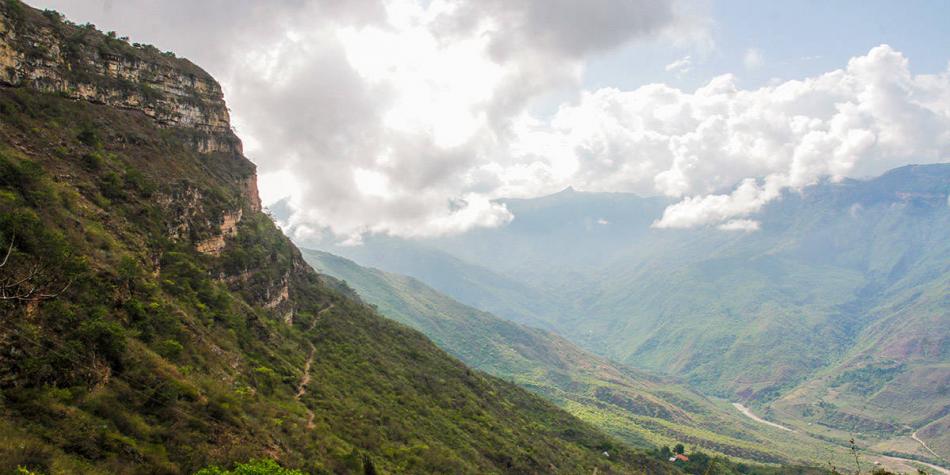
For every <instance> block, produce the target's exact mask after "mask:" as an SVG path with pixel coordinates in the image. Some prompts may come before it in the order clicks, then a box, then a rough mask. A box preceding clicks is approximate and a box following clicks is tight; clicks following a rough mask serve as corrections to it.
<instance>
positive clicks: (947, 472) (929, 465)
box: [884, 455, 950, 475]
mask: <svg viewBox="0 0 950 475" xmlns="http://www.w3.org/2000/svg"><path fill="white" fill-rule="evenodd" d="M884 458H886V459H888V460H893V461H895V462H903V463H905V464H910V466H912V467H913V466H914V464H917V465H923V466H924V467H927V468H930V469H933V470H936V471H937V473H942V474H943V475H950V470H947V469H945V468H943V467H938V466H936V465H934V464H932V463H927V462H921V461H920V460H913V459H905V458H900V457H891V456H889V455H888V456H885V457H884Z"/></svg>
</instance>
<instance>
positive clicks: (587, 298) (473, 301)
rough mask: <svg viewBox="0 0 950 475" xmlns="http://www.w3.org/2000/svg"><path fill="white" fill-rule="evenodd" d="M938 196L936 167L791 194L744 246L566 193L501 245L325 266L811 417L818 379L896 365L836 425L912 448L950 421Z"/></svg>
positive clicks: (389, 251)
mask: <svg viewBox="0 0 950 475" xmlns="http://www.w3.org/2000/svg"><path fill="white" fill-rule="evenodd" d="M948 192H950V165H947V164H938V165H927V166H907V167H902V168H899V169H895V170H892V171H890V172H888V173H885V174H884V175H882V176H880V177H877V178H874V179H869V180H850V179H846V180H843V181H840V182H833V181H830V180H826V181H822V182H821V183H819V184H817V185H814V186H810V187H807V188H805V189H804V190H802V191H801V192H792V191H790V192H787V193H785V195H784V196H783V197H782V198H781V199H780V200H776V201H774V202H773V203H770V204H769V205H768V206H766V207H765V208H764V209H763V210H762V211H761V212H760V213H758V214H757V215H755V216H752V217H751V218H752V219H756V220H759V221H760V222H761V229H760V230H759V231H757V232H751V233H745V232H727V231H720V230H717V229H697V230H660V229H654V228H651V227H650V224H651V223H652V222H653V221H654V220H656V219H657V218H658V217H659V216H660V215H661V214H662V210H663V208H664V206H665V205H666V204H667V203H668V202H667V201H666V200H664V199H658V198H643V197H638V196H636V195H631V194H616V193H584V192H577V191H573V190H565V191H563V192H561V193H557V194H555V195H551V196H547V197H542V198H538V199H531V200H507V201H505V203H506V204H507V206H508V207H509V209H510V210H511V211H512V213H513V214H514V216H515V218H514V220H513V221H512V222H511V223H510V224H509V225H507V226H503V227H500V228H496V229H481V230H474V231H470V232H468V233H464V234H462V235H458V236H452V237H445V238H438V239H428V240H413V241H408V240H400V239H395V238H388V237H387V238H373V239H370V240H368V241H367V242H366V244H365V245H364V246H362V247H357V248H333V251H335V252H338V253H340V254H342V255H344V256H347V257H351V258H353V259H354V260H356V261H357V262H360V263H361V264H364V265H369V266H373V267H378V268H381V269H384V270H388V271H394V272H399V273H404V274H407V275H410V276H412V277H415V278H418V279H420V280H421V281H423V282H425V283H427V284H429V285H431V286H433V287H435V288H437V289H438V290H439V291H441V292H444V293H446V294H448V295H450V296H452V297H453V298H456V299H458V300H460V301H461V302H463V303H466V304H469V305H472V306H474V307H476V308H479V309H482V310H488V311H491V312H493V313H495V314H497V315H500V316H503V317H505V318H509V319H512V320H516V321H520V322H534V323H535V324H537V322H538V321H543V322H544V323H545V324H546V325H547V326H546V328H549V329H553V330H555V331H557V332H558V333H560V334H561V335H563V336H565V337H567V338H568V339H570V340H572V341H574V342H575V343H578V344H580V345H582V346H584V347H586V348H587V349H588V350H591V351H593V352H596V353H598V354H601V355H605V356H608V357H610V358H612V359H614V360H617V361H620V362H622V363H625V364H628V365H631V366H634V367H640V368H644V369H649V370H653V371H659V372H665V373H669V374H672V375H676V376H678V377H682V378H685V379H686V380H688V381H689V382H690V383H692V384H693V386H694V387H695V388H697V389H699V390H701V391H703V392H706V393H710V394H718V395H722V396H726V397H730V398H741V399H750V400H752V401H757V402H759V403H766V402H769V401H773V400H776V399H778V398H785V399H782V404H785V402H786V401H787V397H789V395H790V394H792V393H793V392H796V394H798V393H800V392H802V391H804V392H808V393H809V394H812V393H813V396H810V397H809V398H806V399H808V400H809V401H811V402H810V403H809V404H811V405H817V404H818V401H819V400H820V396H817V395H814V394H819V393H820V391H819V390H818V389H816V388H817V387H818V386H821V387H822V388H826V389H827V388H828V387H830V386H828V384H830V382H829V383H827V384H824V385H818V386H815V384H817V383H814V381H816V380H819V379H820V380H822V381H825V380H827V381H832V380H834V379H835V378H837V377H838V376H836V375H840V374H844V373H846V372H847V371H852V370H856V369H860V368H864V367H866V366H867V367H870V368H872V369H873V368H877V367H878V366H881V367H888V368H889V366H887V365H889V364H891V363H890V362H891V361H893V362H896V364H897V365H900V364H904V365H905V366H903V367H901V369H900V370H899V371H900V373H899V375H898V376H895V377H894V378H892V379H890V380H888V381H889V382H886V383H884V385H883V386H881V387H880V388H879V391H883V393H881V394H882V395H881V396H880V397H878V398H877V399H873V398H872V399H870V400H871V401H877V402H875V403H872V404H871V405H869V406H867V408H866V409H860V408H858V406H857V404H858V402H861V404H864V403H863V401H865V400H868V398H869V397H871V395H863V396H861V397H860V398H854V399H851V400H849V399H847V398H844V399H842V401H840V406H836V407H835V409H834V411H835V413H834V415H830V416H829V417H830V418H831V424H833V425H836V426H837V427H839V428H859V427H865V428H875V430H876V431H877V432H878V433H880V434H894V433H907V434H908V435H909V434H910V432H911V431H910V429H916V428H923V427H925V426H927V424H930V423H933V422H934V421H935V420H937V419H939V418H940V417H943V416H945V415H946V414H947V412H948V409H947V407H948V406H950V396H948V391H947V390H946V389H941V388H946V387H948V386H950V372H948V371H947V369H946V368H947V365H948V356H947V352H946V350H944V348H946V347H947V346H948V340H947V335H948V334H950V329H948V325H950V324H948V321H950V316H948V315H950V303H948V300H947V286H946V281H945V278H944V276H946V275H948V274H950V272H948V271H950V239H948V238H950V206H948ZM407 249H408V250H410V251H409V252H407ZM449 283H451V284H449ZM476 292H477V297H476V296H473V293H476ZM868 371H871V370H868ZM852 374H854V373H852ZM858 374H860V373H858ZM843 378H845V379H846V378H847V376H844V377H843ZM898 386H899V387H900V388H902V389H901V390H900V391H898V390H897V389H895V388H897V387H898ZM795 388H799V389H797V390H796V389H795ZM838 388H839V389H836V391H838V392H839V393H840V392H841V391H845V392H847V389H848V388H847V387H845V386H844V385H840V384H839V386H838ZM840 388H843V389H840ZM929 388H937V389H936V390H931V389H929ZM806 389H807V391H806ZM793 390H795V391H793ZM816 391H817V392H816ZM895 391H896V392H895ZM875 394H877V393H875ZM799 395H800V394H799ZM799 402H800V401H799ZM796 404H797V403H796ZM900 408H905V409H906V408H914V410H913V411H907V410H903V411H902V410H900ZM796 411H797V412H796ZM796 411H788V412H787V414H789V415H794V414H797V416H796V417H798V416H801V414H804V413H816V414H817V413H818V412H817V411H816V410H814V408H810V409H809V408H807V407H798V409H797V410H796ZM829 414H830V413H829ZM865 419H867V420H865ZM909 428H910V429H909Z"/></svg>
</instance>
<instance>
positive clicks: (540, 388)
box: [303, 249, 851, 466]
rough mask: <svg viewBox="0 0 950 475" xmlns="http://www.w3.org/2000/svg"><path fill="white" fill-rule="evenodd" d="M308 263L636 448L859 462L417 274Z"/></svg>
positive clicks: (309, 255) (308, 254) (312, 257)
mask: <svg viewBox="0 0 950 475" xmlns="http://www.w3.org/2000/svg"><path fill="white" fill-rule="evenodd" d="M303 256H304V259H305V260H307V262H309V263H310V264H311V265H313V267H314V268H315V269H317V270H318V271H320V272H321V273H326V274H328V275H331V276H334V277H337V278H339V279H343V280H344V281H345V282H346V283H347V284H348V285H349V286H352V287H353V288H354V289H355V290H356V291H357V293H359V294H360V296H362V297H363V298H364V299H365V300H366V301H367V302H368V303H371V304H373V305H374V306H376V307H377V309H378V310H379V311H380V313H381V314H383V315H385V316H388V317H390V318H393V319H395V320H397V321H399V322H402V323H405V324H407V325H410V326H412V327H413V328H417V329H419V330H420V331H422V332H423V333H425V334H426V335H427V336H429V337H430V338H432V340H433V341H434V342H435V343H436V344H438V345H439V346H440V347H442V348H444V349H445V350H447V351H448V352H449V353H451V354H453V355H454V356H457V357H458V358H460V359H461V360H462V361H463V362H465V363H467V364H469V365H472V366H473V367H475V368H478V369H482V370H484V371H486V372H488V373H490V374H493V375H495V376H499V377H502V378H504V379H508V380H511V381H513V382H515V383H517V384H519V385H521V386H523V387H525V388H528V389H530V390H532V391H534V392H536V393H538V394H541V395H543V396H544V397H546V398H548V399H549V400H552V401H554V402H556V403H557V404H558V405H559V406H561V407H563V408H565V409H566V410H568V411H569V412H571V413H572V414H574V415H576V416H578V417H579V418H581V419H584V420H586V421H589V422H590V423H591V424H592V425H595V426H597V427H600V428H602V429H603V430H605V431H607V432H609V433H611V434H613V435H616V436H617V437H618V438H620V439H621V440H624V441H627V442H629V443H631V444H635V445H637V444H652V445H673V444H676V443H677V442H688V443H689V444H691V445H693V446H697V447H702V448H703V450H706V451H711V452H716V453H721V454H725V455H729V456H730V457H733V458H740V459H742V458H744V459H748V460H755V461H759V462H779V461H786V462H787V461H789V460H799V461H811V462H815V463H820V464H825V463H827V462H832V463H835V464H836V465H838V466H843V465H846V464H847V462H848V460H849V459H850V457H851V456H850V454H849V453H847V452H846V451H845V450H843V449H842V448H840V447H835V446H834V445H832V444H828V443H826V442H823V441H819V440H816V439H812V438H809V437H807V436H804V435H801V434H788V433H783V431H780V430H777V429H774V428H770V427H764V426H762V425H760V424H757V423H755V422H753V421H751V420H749V419H748V418H746V417H745V416H743V415H741V414H740V413H739V412H738V411H736V409H735V408H734V407H732V406H731V405H730V404H728V403H725V402H723V401H714V400H710V399H708V398H705V397H703V396H700V395H698V394H696V393H695V392H693V391H690V390H688V389H686V388H684V387H682V386H680V385H678V384H675V383H673V382H671V381H668V380H664V379H661V378H658V377H656V376H652V375H649V374H646V373H643V372H640V371H635V370H631V369H629V368H626V367H623V366H618V365H616V364H614V363H611V362H610V361H607V360H605V359H603V358H600V357H597V356H594V355H592V354H590V353H587V352H585V351H584V350H581V349H580V348H578V347H576V346H575V345H573V344H572V343H569V342H567V341H565V340H564V339H562V338H560V337H557V336H556V335H554V334H552V333H549V332H547V331H543V330H537V329H532V328H529V327H524V326H521V325H519V324H516V323H512V322H507V321H504V320H501V319H499V318H497V317H495V316H493V315H491V314H489V313H485V312H481V311H478V310H475V309H473V308H471V307H468V306H466V305H463V304H460V303H458V302H457V301H455V300H453V299H451V298H449V297H447V296H445V295H443V294H440V293H439V292H437V291H435V290H434V289H432V288H430V287H428V286H426V285H425V284H423V283H421V282H420V281H418V280H416V279H413V278H411V277H405V276H400V275H397V274H391V273H387V272H383V271H380V270H376V269H369V268H364V267H360V266H358V265H357V264H355V263H354V262H352V261H349V260H347V259H344V258H341V257H338V256H335V255H332V254H329V253H325V252H321V251H313V250H307V249H304V250H303ZM816 453H818V454H821V456H820V457H819V458H816V457H815V454H816Z"/></svg>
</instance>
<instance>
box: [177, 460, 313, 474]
mask: <svg viewBox="0 0 950 475" xmlns="http://www.w3.org/2000/svg"><path fill="white" fill-rule="evenodd" d="M195 475H304V473H303V472H301V471H300V470H293V469H289V468H284V467H281V466H280V465H278V464H277V462H275V461H273V460H252V461H250V462H247V463H241V464H238V465H237V466H236V467H234V470H225V469H223V468H220V467H214V466H212V467H208V468H203V469H201V470H198V471H197V472H195Z"/></svg>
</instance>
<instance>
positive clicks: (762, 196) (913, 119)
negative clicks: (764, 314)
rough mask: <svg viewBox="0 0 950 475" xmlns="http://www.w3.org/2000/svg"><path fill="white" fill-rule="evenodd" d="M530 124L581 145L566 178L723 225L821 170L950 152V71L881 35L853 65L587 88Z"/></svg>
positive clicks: (562, 142)
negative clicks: (758, 84)
mask: <svg viewBox="0 0 950 475" xmlns="http://www.w3.org/2000/svg"><path fill="white" fill-rule="evenodd" d="M532 134H533V135H532ZM532 134H529V135H528V136H529V138H531V139H532V140H534V141H535V142H544V141H545V140H546V142H547V145H542V144H540V143H535V145H534V147H535V148H536V149H538V150H551V149H560V150H570V151H571V152H570V156H569V157H562V158H560V159H559V160H561V161H562V162H564V161H570V162H571V163H572V164H573V166H572V168H571V173H570V176H568V177H566V178H565V182H569V183H573V184H575V185H576V186H578V187H580V188H582V189H585V190H592V191H594V190H596V191H633V192H638V193H642V194H656V193H660V194H665V195H668V196H672V197H681V198H683V199H682V201H680V202H679V203H676V204H674V205H672V206H670V207H669V208H668V209H667V210H666V211H665V213H664V215H663V217H662V218H661V219H660V220H658V222H657V223H655V225H656V226H657V227H679V228H682V227H694V226H715V225H718V224H721V223H726V222H729V221H731V220H733V219H737V218H747V217H749V216H751V215H753V214H755V213H756V212H758V211H759V210H761V209H762V207H763V206H765V205H766V204H767V203H769V202H770V201H772V200H774V199H777V198H778V197H780V196H781V194H782V192H783V190H786V189H790V188H791V189H799V188H801V187H803V186H806V185H809V184H813V183H815V182H816V181H817V180H818V179H819V178H820V177H823V176H832V177H843V176H854V177H861V176H871V175H876V174H879V173H882V172H884V171H886V170H888V169H890V168H893V167H897V166H900V165H905V164H908V163H933V162H942V161H948V160H950V72H944V73H942V74H938V75H916V76H915V75H913V74H911V72H910V69H909V65H908V61H907V59H906V58H905V57H904V56H903V55H902V54H900V53H899V52H897V51H895V50H893V49H892V48H890V47H888V46H879V47H876V48H873V49H872V50H870V51H869V52H868V54H867V55H864V56H860V57H856V58H853V59H852V60H851V61H849V62H848V64H847V67H845V68H844V69H840V70H836V71H831V72H828V73H826V74H822V75H819V76H816V77H810V78H806V79H803V80H796V81H787V82H783V83H778V84H774V85H770V86H768V87H762V88H759V89H751V90H744V89H740V88H739V87H738V86H737V85H736V83H735V79H734V78H733V77H732V76H729V75H726V76H720V77H717V78H715V79H713V80H711V81H710V82H709V83H708V84H707V85H705V86H703V87H701V88H699V89H697V90H695V91H692V92H688V91H683V90H680V89H676V88H672V87H670V86H667V85H663V84H651V85H647V86H643V87H640V88H638V89H635V90H631V91H620V90H617V89H610V88H606V89H600V90H596V91H591V92H586V93H584V94H583V96H582V98H581V99H580V101H579V102H578V103H577V104H574V105H565V106H562V107H561V109H560V110H559V111H558V113H557V114H556V116H555V117H554V118H553V119H552V120H551V121H550V122H549V124H547V127H546V128H545V127H541V126H536V127H535V128H534V129H533V133H532ZM539 137H545V140H540V139H539ZM546 163H547V162H545V161H544V160H543V159H540V158H536V159H534V163H533V165H534V166H533V169H535V170H539V171H544V172H548V171H549V168H545V167H544V164H546ZM521 166H522V168H524V167H526V165H525V164H523V163H522V164H521ZM549 177H550V175H547V176H545V175H543V174H541V173H539V174H538V175H537V181H541V180H543V179H548V178H549ZM503 181H504V180H503ZM525 181H530V180H524V179H522V180H521V181H520V182H519V184H521V183H524V182H525ZM557 186H561V184H560V183H559V184H556V185H552V186H551V189H557ZM723 190H731V191H726V192H724V191H723ZM512 191H514V190H512Z"/></svg>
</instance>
